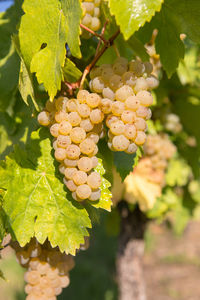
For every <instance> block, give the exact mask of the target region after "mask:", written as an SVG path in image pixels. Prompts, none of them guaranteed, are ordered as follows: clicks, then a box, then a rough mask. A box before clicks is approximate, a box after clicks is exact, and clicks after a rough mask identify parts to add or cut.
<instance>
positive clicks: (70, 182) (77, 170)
mask: <svg viewBox="0 0 200 300" xmlns="http://www.w3.org/2000/svg"><path fill="white" fill-rule="evenodd" d="M103 119H104V113H103V112H102V110H101V97H100V96H99V95H98V94H95V93H89V92H88V91H86V90H80V91H79V92H78V94H77V99H68V98H66V97H60V98H58V99H55V100H54V102H53V103H51V102H50V101H47V103H46V108H45V110H44V111H42V112H41V113H40V114H39V115H38V121H39V123H40V124H41V125H44V126H50V132H51V135H52V136H53V137H54V138H55V139H54V142H53V147H54V149H55V153H54V155H55V158H56V160H57V161H59V162H60V167H59V170H60V172H61V173H62V174H63V175H64V176H65V177H64V184H65V185H66V186H67V188H68V189H69V190H70V191H71V192H72V197H73V198H74V199H75V200H77V201H83V200H85V199H89V200H92V201H96V200H98V199H99V198H100V196H101V190H100V186H101V176H100V174H99V173H98V172H96V171H94V168H95V167H96V166H97V165H98V159H97V157H96V154H97V152H98V147H97V143H98V141H99V138H101V137H102V136H103V134H104V129H103Z"/></svg>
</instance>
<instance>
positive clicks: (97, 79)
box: [90, 57, 158, 154]
mask: <svg viewBox="0 0 200 300" xmlns="http://www.w3.org/2000/svg"><path fill="white" fill-rule="evenodd" d="M151 72H152V65H151V64H150V63H149V62H145V63H142V62H141V61H139V60H133V61H131V62H128V60H127V59H126V58H123V57H119V58H117V60H116V61H115V63H114V64H113V65H110V64H104V65H102V66H100V67H97V68H95V69H93V70H92V71H91V73H90V77H91V81H90V89H91V91H93V92H95V93H98V94H101V95H102V97H103V99H102V101H101V103H102V105H101V109H102V112H103V113H104V114H105V115H106V125H107V127H108V128H109V130H108V137H109V141H108V146H109V148H110V149H111V150H113V151H125V152H127V153H129V154H131V153H135V152H136V150H137V146H141V145H143V144H144V142H145V140H146V134H145V131H146V129H147V125H146V120H148V119H149V118H150V117H151V110H150V109H149V108H148V107H149V106H150V105H152V103H153V97H152V95H151V93H150V92H149V90H151V89H153V88H155V87H157V85H158V80H157V78H156V77H154V76H153V75H151Z"/></svg>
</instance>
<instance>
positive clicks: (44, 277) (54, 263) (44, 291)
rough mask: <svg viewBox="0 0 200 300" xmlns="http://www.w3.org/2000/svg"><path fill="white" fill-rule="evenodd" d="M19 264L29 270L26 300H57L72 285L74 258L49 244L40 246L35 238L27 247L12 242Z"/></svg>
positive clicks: (26, 277)
mask: <svg viewBox="0 0 200 300" xmlns="http://www.w3.org/2000/svg"><path fill="white" fill-rule="evenodd" d="M11 246H12V247H13V248H14V250H15V252H16V256H17V260H18V262H19V263H20V264H21V266H23V267H24V268H27V271H26V272H25V275H24V279H25V281H26V283H27V284H26V286H25V292H26V294H27V297H26V300H56V299H57V298H56V296H57V295H60V294H61V292H62V289H63V288H65V287H67V286H68V285H69V283H70V279H69V271H70V270H71V269H72V268H73V267H74V260H73V258H72V256H70V255H66V254H64V253H61V252H60V251H59V249H58V248H52V247H51V245H50V243H49V242H45V243H44V244H43V245H40V244H39V243H38V242H37V240H36V239H35V238H33V239H32V240H31V242H30V243H29V244H27V245H26V246H25V247H23V248H22V247H20V246H19V244H18V243H17V242H12V244H11Z"/></svg>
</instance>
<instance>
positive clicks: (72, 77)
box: [63, 58, 82, 82]
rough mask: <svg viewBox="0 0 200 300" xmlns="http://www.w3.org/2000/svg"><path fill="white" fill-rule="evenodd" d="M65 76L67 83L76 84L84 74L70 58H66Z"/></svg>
mask: <svg viewBox="0 0 200 300" xmlns="http://www.w3.org/2000/svg"><path fill="white" fill-rule="evenodd" d="M63 74H64V79H65V81H68V82H76V81H78V80H79V79H80V77H81V75H82V72H81V71H80V70H79V69H78V68H77V67H76V65H75V64H74V63H73V62H72V61H71V60H70V59H69V58H66V60H65V65H64V67H63Z"/></svg>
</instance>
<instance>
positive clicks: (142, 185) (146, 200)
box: [124, 173, 161, 211]
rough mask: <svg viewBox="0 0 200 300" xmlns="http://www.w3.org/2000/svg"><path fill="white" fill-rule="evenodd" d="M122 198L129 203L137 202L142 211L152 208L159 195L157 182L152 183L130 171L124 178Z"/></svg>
mask: <svg viewBox="0 0 200 300" xmlns="http://www.w3.org/2000/svg"><path fill="white" fill-rule="evenodd" d="M125 187H126V188H125V195H124V199H125V200H126V201H127V202H129V203H135V202H136V201H137V202H138V203H139V206H140V209H141V210H142V211H148V210H149V209H152V208H153V206H154V204H155V203H156V199H157V198H158V197H159V196H161V187H160V185H159V184H155V183H152V182H150V181H148V180H147V179H146V178H144V177H142V176H140V175H136V174H134V173H131V174H130V175H129V176H127V177H126V179H125Z"/></svg>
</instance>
